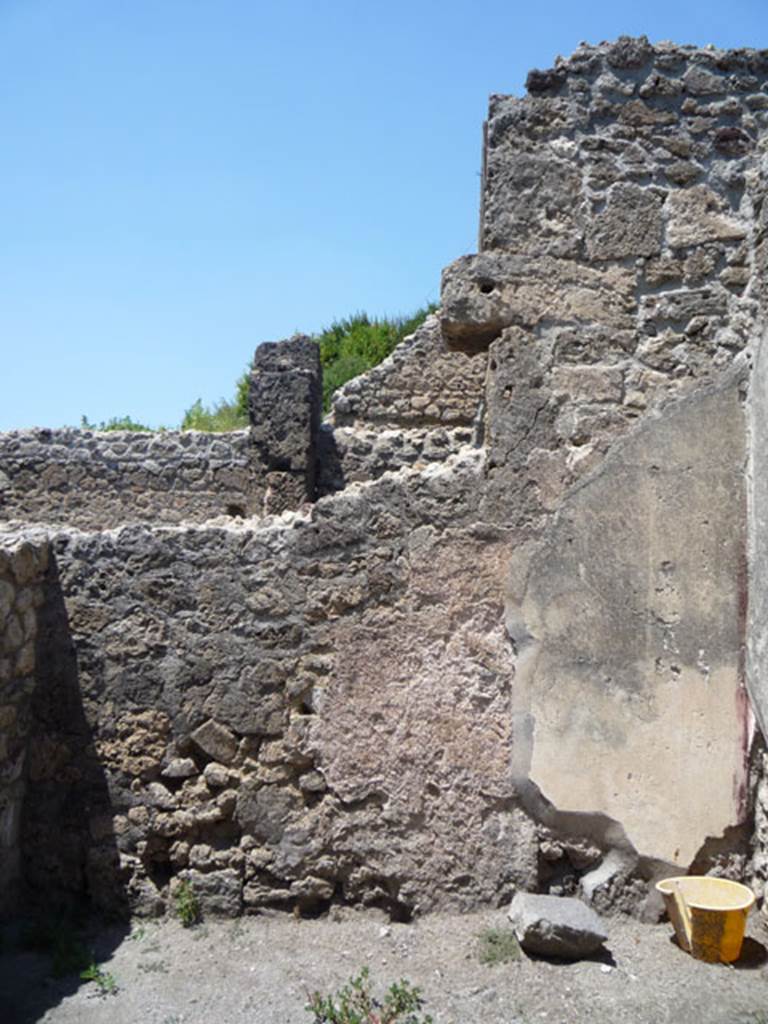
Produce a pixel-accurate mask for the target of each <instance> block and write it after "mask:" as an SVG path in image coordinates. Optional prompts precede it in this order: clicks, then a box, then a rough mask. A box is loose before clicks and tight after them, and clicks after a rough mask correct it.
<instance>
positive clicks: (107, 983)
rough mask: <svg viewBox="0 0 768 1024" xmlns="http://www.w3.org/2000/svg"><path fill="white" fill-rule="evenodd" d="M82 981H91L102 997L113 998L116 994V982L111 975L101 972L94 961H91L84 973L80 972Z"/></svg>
mask: <svg viewBox="0 0 768 1024" xmlns="http://www.w3.org/2000/svg"><path fill="white" fill-rule="evenodd" d="M80 977H81V978H82V980H83V981H92V982H93V983H94V984H95V985H96V987H97V988H98V990H99V992H100V993H101V994H102V995H103V996H114V995H116V994H117V981H116V980H115V976H114V975H113V974H109V973H108V972H107V971H102V969H101V968H100V967H99V965H98V964H97V963H96V961H95V960H93V959H91V962H90V964H89V965H88V966H87V967H86V968H85V970H84V971H80Z"/></svg>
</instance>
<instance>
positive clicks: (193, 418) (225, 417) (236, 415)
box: [181, 398, 248, 433]
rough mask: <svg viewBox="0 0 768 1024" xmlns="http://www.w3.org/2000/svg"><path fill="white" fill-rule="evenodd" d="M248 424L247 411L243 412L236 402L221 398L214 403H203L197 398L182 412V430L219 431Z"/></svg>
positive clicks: (239, 427) (234, 428)
mask: <svg viewBox="0 0 768 1024" xmlns="http://www.w3.org/2000/svg"><path fill="white" fill-rule="evenodd" d="M247 426H248V412H247V410H246V412H245V414H243V413H242V412H241V411H240V409H239V407H238V404H237V400H236V401H234V402H226V401H224V400H223V399H222V400H221V401H220V402H217V403H216V404H215V405H213V406H211V407H208V406H206V405H203V403H202V401H201V400H200V399H199V398H198V400H197V401H196V402H194V403H193V404H192V405H190V407H189V408H188V409H187V411H186V412H185V413H184V419H183V420H182V421H181V429H182V430H206V431H208V432H212V433H221V432H223V431H226V430H242V428H243V427H247Z"/></svg>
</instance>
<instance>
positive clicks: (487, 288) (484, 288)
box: [478, 281, 496, 295]
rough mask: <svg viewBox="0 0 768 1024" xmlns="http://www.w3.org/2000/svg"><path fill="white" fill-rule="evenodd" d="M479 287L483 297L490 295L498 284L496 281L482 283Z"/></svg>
mask: <svg viewBox="0 0 768 1024" xmlns="http://www.w3.org/2000/svg"><path fill="white" fill-rule="evenodd" d="M478 287H479V289H480V291H481V292H482V293H483V295H490V294H491V292H492V291H493V289H494V288H495V287H496V284H495V282H494V281H480V282H479V284H478Z"/></svg>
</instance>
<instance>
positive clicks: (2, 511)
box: [0, 428, 263, 530]
mask: <svg viewBox="0 0 768 1024" xmlns="http://www.w3.org/2000/svg"><path fill="white" fill-rule="evenodd" d="M259 484H260V481H259V480H258V478H257V477H256V473H255V467H254V465H253V455H252V447H251V443H250V438H249V435H248V431H247V430H241V431H235V432H234V433H231V434H226V435H217V434H203V433H200V432H199V431H186V430H185V431H176V430H166V431H160V432H158V433H139V432H136V433H134V432H133V431H114V432H109V433H95V432H92V431H89V430H74V429H68V428H67V429H62V430H18V431H12V432H11V433H7V434H0V515H2V516H3V518H5V519H10V520H12V519H17V520H22V521H23V520H26V521H32V522H36V521H37V522H48V523H53V524H59V525H67V524H74V525H77V526H79V527H81V528H83V529H91V530H100V529H108V528H109V527H112V526H115V525H117V524H118V523H120V522H136V521H146V520H149V521H155V522H168V523H177V522H184V521H202V520H205V519H210V518H212V517H213V516H218V515H227V514H230V515H241V516H243V515H252V514H253V513H254V512H256V511H257V510H258V511H260V510H261V506H260V498H261V497H262V495H263V485H262V486H261V487H260V486H259Z"/></svg>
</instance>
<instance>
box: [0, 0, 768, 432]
mask: <svg viewBox="0 0 768 1024" xmlns="http://www.w3.org/2000/svg"><path fill="white" fill-rule="evenodd" d="M621 33H626V34H631V35H637V34H642V33H645V34H647V35H648V36H649V37H650V38H651V39H652V40H654V41H656V40H660V39H674V40H676V41H677V42H691V43H699V44H705V43H710V42H711V43H715V44H716V45H718V46H724V47H729V46H745V45H751V46H758V47H768V0H728V2H722V0H721V2H718V3H714V2H711V0H664V2H661V0H646V2H640V0H633V2H628V0H614V2H610V3H608V2H603V0H598V2H591V3H586V4H579V3H574V2H566V0H550V2H549V3H542V4H536V3H531V2H530V0H526V2H525V3H523V2H516V0H506V2H497V0H486V2H484V0H474V2H465V0H440V2H437V0H387V2H386V3H383V2H371V0H368V2H366V0H354V2H353V0H314V2H310V0H283V2H278V3H275V2H259V0H130V2H124V0H0V140H1V149H0V154H1V155H0V351H1V353H2V359H1V360H0V381H1V382H2V383H1V385H0V429H12V428H15V427H24V426H32V425H40V426H59V425H62V424H74V425H76V424H78V423H79V421H80V416H81V415H82V414H86V415H87V416H88V417H89V418H90V419H91V420H97V421H98V420H102V419H107V418H109V417H111V416H119V415H124V414H130V415H131V416H133V417H134V418H136V419H139V420H142V421H144V422H149V423H150V424H153V425H157V424H166V425H175V424H178V423H179V421H180V419H181V417H182V414H183V411H184V409H185V408H186V407H187V406H189V405H190V404H191V403H192V402H193V401H194V400H195V399H196V398H197V397H201V398H202V399H203V401H205V402H212V401H215V400H216V399H218V398H221V397H230V396H231V394H232V392H233V385H234V381H235V378H236V377H237V376H238V375H239V374H240V373H241V372H242V370H243V369H244V367H245V365H246V363H247V362H248V360H249V359H250V357H251V355H252V353H253V350H254V348H255V346H256V345H257V344H258V343H259V342H260V341H264V340H274V339H278V338H282V337H286V336H288V335H290V334H292V333H294V332H295V331H297V330H300V331H306V332H313V331H317V330H319V329H321V328H322V327H323V326H325V325H327V324H329V323H330V322H331V321H332V320H333V319H334V318H337V317H341V316H344V315H346V314H349V313H351V312H354V311H355V310H360V309H364V310H366V311H368V312H369V313H370V314H383V313H391V314H396V313H406V312H409V311H411V310H412V309H414V308H415V307H418V306H420V305H422V304H423V303H425V302H427V301H429V300H435V299H436V298H437V296H438V288H439V278H440V269H441V267H442V266H443V265H445V264H446V263H448V262H450V261H451V260H452V259H455V258H456V257H458V256H460V255H461V254H462V253H465V252H471V251H473V250H474V248H475V244H476V243H475V239H476V232H477V212H478V187H479V173H478V172H479V168H480V129H481V123H482V121H483V117H484V115H485V110H486V104H487V97H488V94H489V93H491V92H509V93H520V92H522V90H523V83H524V81H525V76H526V73H527V71H528V70H529V69H530V68H531V67H548V66H550V65H551V63H552V61H553V60H554V58H555V56H556V55H557V54H558V53H562V54H568V53H570V52H571V51H572V50H573V49H574V48H575V47H576V45H577V44H578V42H579V41H580V40H582V39H584V40H587V41H589V42H599V41H600V40H601V39H611V38H614V37H615V36H617V35H619V34H621Z"/></svg>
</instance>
